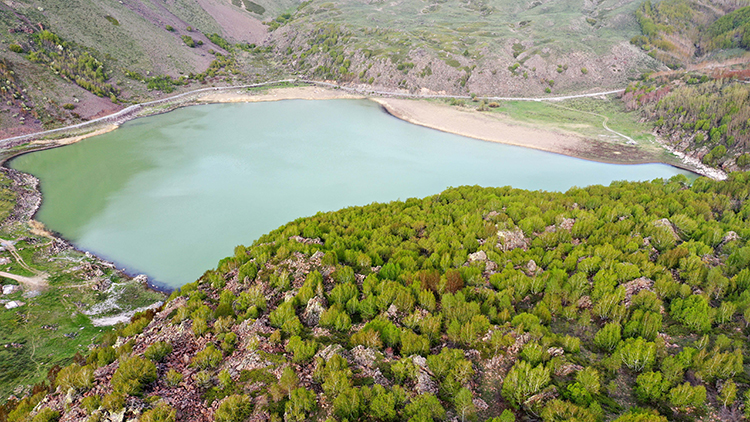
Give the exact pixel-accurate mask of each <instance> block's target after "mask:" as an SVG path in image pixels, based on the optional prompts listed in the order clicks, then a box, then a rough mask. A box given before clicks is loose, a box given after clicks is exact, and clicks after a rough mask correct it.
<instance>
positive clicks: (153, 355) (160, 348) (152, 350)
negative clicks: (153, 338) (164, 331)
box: [143, 341, 172, 362]
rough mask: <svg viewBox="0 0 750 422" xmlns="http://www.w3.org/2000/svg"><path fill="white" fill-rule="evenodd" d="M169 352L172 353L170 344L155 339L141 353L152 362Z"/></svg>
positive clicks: (157, 360) (164, 356) (161, 359)
mask: <svg viewBox="0 0 750 422" xmlns="http://www.w3.org/2000/svg"><path fill="white" fill-rule="evenodd" d="M170 353H172V345H171V344H169V343H166V342H163V341H157V342H155V343H154V344H152V345H151V346H148V348H147V349H146V351H145V352H144V353H143V355H144V356H146V358H147V359H151V360H152V361H154V362H161V361H163V360H164V358H166V357H167V355H169V354H170Z"/></svg>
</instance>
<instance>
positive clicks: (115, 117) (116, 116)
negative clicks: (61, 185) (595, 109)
mask: <svg viewBox="0 0 750 422" xmlns="http://www.w3.org/2000/svg"><path fill="white" fill-rule="evenodd" d="M283 83H306V84H310V85H316V86H322V87H327V88H333V89H340V90H342V91H348V92H353V93H356V94H360V95H379V96H391V97H404V98H414V99H420V98H421V99H457V100H465V99H471V98H472V97H471V96H468V95H440V94H434V95H431V94H411V93H408V92H397V91H381V90H373V89H364V88H356V87H347V86H342V85H338V84H333V83H329V82H320V81H312V80H307V79H282V80H278V81H270V82H263V83H257V84H248V85H234V86H226V87H213V88H201V89H197V90H194V91H188V92H183V93H182V94H177V95H173V96H171V97H167V98H163V99H159V100H153V101H147V102H145V103H139V104H134V105H131V106H128V107H126V108H124V109H122V110H120V111H118V112H116V113H113V114H109V115H107V116H103V117H99V118H96V119H93V120H89V121H87V122H83V123H77V124H74V125H70V126H66V127H62V128H58V129H52V130H45V131H41V132H35V133H29V134H26V135H20V136H14V137H11V138H5V139H2V140H0V148H3V147H7V146H8V144H11V143H13V142H23V141H30V140H33V139H37V138H40V137H44V136H50V135H55V134H58V133H64V132H67V131H70V130H74V129H83V128H86V127H88V126H93V125H96V124H98V123H104V122H110V123H117V122H120V121H121V120H123V119H127V118H128V117H130V116H131V115H133V114H136V113H138V112H139V111H141V110H142V109H143V108H145V107H150V106H155V105H159V104H168V103H170V102H172V101H175V100H177V99H180V98H185V97H189V96H191V95H196V94H201V93H204V92H220V91H231V90H234V89H248V88H261V87H264V86H272V85H278V84H283ZM623 91H624V89H616V90H612V91H602V92H592V93H586V94H575V95H564V96H559V97H477V98H481V99H486V100H493V101H538V102H541V101H564V100H570V99H574V98H585V97H600V96H603V95H611V94H617V93H620V92H623Z"/></svg>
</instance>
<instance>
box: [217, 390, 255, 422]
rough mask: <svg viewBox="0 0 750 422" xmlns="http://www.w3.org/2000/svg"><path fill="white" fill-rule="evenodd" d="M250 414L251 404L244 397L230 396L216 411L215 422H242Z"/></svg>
mask: <svg viewBox="0 0 750 422" xmlns="http://www.w3.org/2000/svg"><path fill="white" fill-rule="evenodd" d="M250 412H252V403H251V402H250V399H249V398H248V397H247V396H245V395H236V394H235V395H231V396H229V397H227V398H226V399H224V401H222V402H221V404H220V405H219V407H218V409H216V414H215V415H214V417H215V418H216V422H243V421H244V420H245V419H247V417H248V416H250Z"/></svg>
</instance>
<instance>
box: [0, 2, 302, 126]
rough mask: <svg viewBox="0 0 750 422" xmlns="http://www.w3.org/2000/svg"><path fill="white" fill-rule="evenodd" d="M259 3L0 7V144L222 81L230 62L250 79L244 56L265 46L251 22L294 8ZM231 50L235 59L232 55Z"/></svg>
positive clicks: (262, 30) (261, 30) (263, 34)
mask: <svg viewBox="0 0 750 422" xmlns="http://www.w3.org/2000/svg"><path fill="white" fill-rule="evenodd" d="M262 3H270V4H266V5H265V7H264V6H262V5H261V4H258V3H254V2H252V1H249V0H244V1H243V0H234V1H231V2H230V1H229V0H169V1H158V2H151V1H145V0H144V1H141V0H128V1H123V2H103V1H99V0H76V1H73V2H71V1H68V0H66V1H59V0H54V1H48V0H45V1H38V0H14V1H5V2H0V84H2V89H1V90H0V97H2V99H3V104H2V106H0V107H1V108H0V136H2V137H6V136H10V135H13V134H18V133H23V132H31V131H34V130H40V129H41V128H49V127H54V126H61V125H64V124H66V123H68V124H69V123H75V122H80V121H83V120H87V119H90V118H93V117H96V116H99V115H103V114H108V113H112V112H114V111H116V110H118V109H120V108H122V107H123V105H126V104H127V103H129V102H138V101H144V100H146V99H149V98H152V97H154V96H158V95H159V94H160V93H163V92H171V91H172V90H174V89H176V88H178V87H181V86H183V85H184V84H188V83H191V82H192V83H194V84H199V83H200V82H205V80H206V78H208V79H209V80H212V79H213V78H216V77H219V76H221V77H223V78H225V79H228V80H229V81H231V80H232V79H233V78H232V77H231V75H233V74H234V73H236V72H238V71H237V69H236V67H237V66H236V65H235V63H239V62H241V63H244V67H242V69H243V70H244V71H245V73H246V74H247V75H253V77H254V76H256V75H255V72H254V70H255V67H253V65H252V63H255V59H254V54H253V52H254V50H252V49H251V48H250V47H249V46H250V45H256V44H257V45H260V44H262V43H263V42H264V41H265V40H266V38H267V28H266V26H265V25H264V24H263V23H262V22H261V21H262V20H263V19H266V18H268V17H269V15H270V17H271V18H272V17H273V16H274V15H273V14H275V13H280V10H283V9H285V8H287V7H294V5H293V2H292V1H288V2H284V1H279V2H266V1H263V2H262ZM237 44H240V45H242V46H244V48H245V50H244V51H243V50H239V49H238V50H237V51H234V46H235V45H237ZM256 52H257V51H256ZM230 61H231V62H232V65H231V66H230V64H229V62H230ZM260 73H261V74H263V72H262V71H260Z"/></svg>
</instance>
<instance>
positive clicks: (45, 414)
mask: <svg viewBox="0 0 750 422" xmlns="http://www.w3.org/2000/svg"><path fill="white" fill-rule="evenodd" d="M59 419H60V412H58V411H55V410H52V409H50V408H49V407H45V408H44V409H42V410H41V411H39V413H37V414H36V416H34V418H33V419H31V422H57V420H59Z"/></svg>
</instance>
